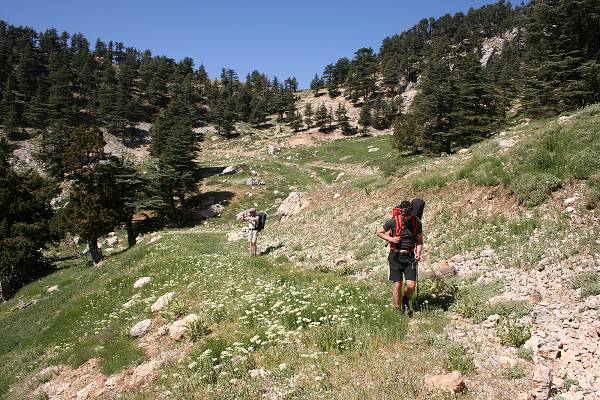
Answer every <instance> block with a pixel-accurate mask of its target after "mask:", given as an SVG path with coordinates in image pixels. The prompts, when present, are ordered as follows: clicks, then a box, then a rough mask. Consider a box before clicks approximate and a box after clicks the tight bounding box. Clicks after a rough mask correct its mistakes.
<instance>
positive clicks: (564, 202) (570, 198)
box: [563, 197, 577, 206]
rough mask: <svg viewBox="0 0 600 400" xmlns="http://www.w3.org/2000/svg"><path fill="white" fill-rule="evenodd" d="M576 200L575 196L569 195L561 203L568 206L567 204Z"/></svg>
mask: <svg viewBox="0 0 600 400" xmlns="http://www.w3.org/2000/svg"><path fill="white" fill-rule="evenodd" d="M576 201H577V197H569V198H568V199H565V200H564V201H563V204H564V205H565V206H568V205H569V204H573V203H575V202H576Z"/></svg>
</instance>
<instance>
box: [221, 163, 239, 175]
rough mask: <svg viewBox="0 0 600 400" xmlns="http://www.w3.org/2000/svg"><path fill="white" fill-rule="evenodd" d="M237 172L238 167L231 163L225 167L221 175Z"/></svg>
mask: <svg viewBox="0 0 600 400" xmlns="http://www.w3.org/2000/svg"><path fill="white" fill-rule="evenodd" d="M236 172H237V169H236V168H235V166H233V165H230V166H229V167H227V168H225V169H224V170H223V172H221V175H231V174H235V173H236Z"/></svg>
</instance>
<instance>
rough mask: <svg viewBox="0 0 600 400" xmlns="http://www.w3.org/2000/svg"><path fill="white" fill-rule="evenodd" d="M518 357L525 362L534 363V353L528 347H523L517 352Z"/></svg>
mask: <svg viewBox="0 0 600 400" xmlns="http://www.w3.org/2000/svg"><path fill="white" fill-rule="evenodd" d="M517 355H518V356H519V357H520V358H522V359H523V360H527V361H533V351H531V349H528V348H527V347H524V346H521V347H519V349H518V350H517Z"/></svg>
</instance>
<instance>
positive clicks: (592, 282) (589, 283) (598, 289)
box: [571, 271, 600, 297]
mask: <svg viewBox="0 0 600 400" xmlns="http://www.w3.org/2000/svg"><path fill="white" fill-rule="evenodd" d="M571 287H572V288H573V289H581V295H582V296H584V297H587V296H596V295H599V294H600V274H598V272H597V271H589V272H584V273H581V274H579V275H577V276H575V277H574V278H573V282H572V283H571Z"/></svg>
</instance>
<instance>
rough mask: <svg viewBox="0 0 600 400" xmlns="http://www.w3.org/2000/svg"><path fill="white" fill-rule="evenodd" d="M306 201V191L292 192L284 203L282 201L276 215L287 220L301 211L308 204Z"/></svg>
mask: <svg viewBox="0 0 600 400" xmlns="http://www.w3.org/2000/svg"><path fill="white" fill-rule="evenodd" d="M306 202H307V199H306V198H305V195H304V193H301V192H291V193H290V194H289V195H288V197H287V198H286V199H285V200H284V201H283V203H281V205H280V206H279V208H278V209H277V212H276V213H275V215H276V216H277V218H278V219H279V220H286V219H288V218H290V217H291V216H293V215H295V214H297V213H299V212H300V211H301V210H302V209H303V208H304V206H305V205H306Z"/></svg>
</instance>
